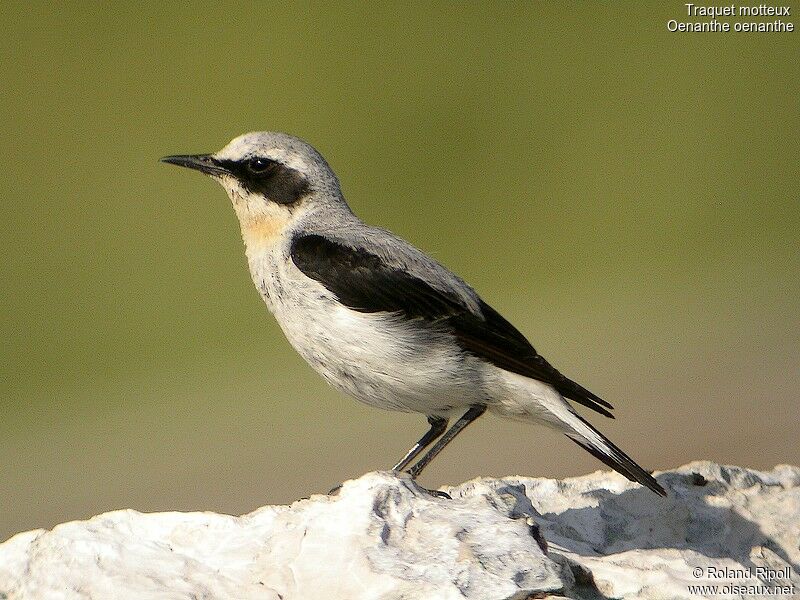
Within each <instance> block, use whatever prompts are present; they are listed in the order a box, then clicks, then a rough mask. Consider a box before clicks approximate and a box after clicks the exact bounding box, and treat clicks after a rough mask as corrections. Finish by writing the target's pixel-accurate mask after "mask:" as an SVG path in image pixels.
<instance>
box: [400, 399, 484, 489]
mask: <svg viewBox="0 0 800 600" xmlns="http://www.w3.org/2000/svg"><path fill="white" fill-rule="evenodd" d="M484 412H486V405H484V404H479V405H478V406H473V407H471V408H470V409H469V410H468V411H467V412H465V413H464V414H463V415H461V418H460V419H458V421H456V422H455V424H454V425H453V426H452V427H451V428H450V429H448V430H447V433H445V434H444V435H443V436H442V437H441V438H439V441H438V442H436V443H435V444H434V445H433V448H431V449H430V450H428V453H427V454H426V455H425V456H423V457H422V458H420V459H419V462H418V463H417V464H415V465H414V466H413V467H411V468H410V469H409V470H408V473H409V474H410V475H411V477H412V478H416V476H417V475H419V474H420V473H422V469H424V468H425V467H427V466H428V463H429V462H431V461H432V460H433V459H434V458H436V455H437V454H439V452H441V451H442V450H444V447H445V446H447V444H449V443H450V442H451V441H453V438H454V437H456V436H457V435H458V434H459V433H460V432H461V430H462V429H464V427H466V426H467V425H469V424H470V423H472V422H473V421H474V420H475V419H477V418H478V417H480V416H481V415H482V414H483V413H484Z"/></svg>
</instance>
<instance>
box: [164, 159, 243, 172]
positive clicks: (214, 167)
mask: <svg viewBox="0 0 800 600" xmlns="http://www.w3.org/2000/svg"><path fill="white" fill-rule="evenodd" d="M161 162H163V163H169V164H171V165H178V166H179V167H186V168H187V169H196V170H197V171H200V172H201V173H205V174H206V175H227V174H229V173H230V171H228V169H226V168H225V167H223V166H222V165H221V164H220V162H219V161H217V160H214V157H212V156H211V155H210V154H178V155H176V156H165V157H164V158H162V159H161Z"/></svg>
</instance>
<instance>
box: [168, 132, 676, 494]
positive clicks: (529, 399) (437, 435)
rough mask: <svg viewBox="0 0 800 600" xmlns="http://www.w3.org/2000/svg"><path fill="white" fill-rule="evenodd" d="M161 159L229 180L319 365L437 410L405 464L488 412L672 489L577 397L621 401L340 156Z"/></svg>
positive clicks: (285, 142)
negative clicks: (380, 200)
mask: <svg viewBox="0 0 800 600" xmlns="http://www.w3.org/2000/svg"><path fill="white" fill-rule="evenodd" d="M161 160H162V161H163V162H166V163H171V164H175V165H179V166H182V167H188V168H190V169H196V170H198V171H200V172H202V173H205V174H207V175H210V176H211V178H212V179H214V180H216V181H217V182H219V183H220V184H222V187H223V188H225V190H226V191H227V193H228V196H229V197H230V199H231V202H232V203H233V208H234V210H235V211H236V215H237V216H238V218H239V223H240V225H241V231H242V238H243V239H244V243H245V247H246V254H247V261H248V264H249V267H250V273H251V275H252V278H253V282H254V283H255V285H256V288H257V289H258V291H259V292H260V293H261V296H262V297H263V298H264V301H265V302H266V304H267V306H268V307H269V310H270V311H271V312H272V313H273V314H274V315H275V318H276V319H277V320H278V323H279V324H280V326H281V329H282V330H283V332H284V334H285V335H286V338H287V339H288V340H289V342H290V343H291V344H292V346H294V348H295V350H297V352H299V353H300V355H301V356H302V357H303V358H304V359H305V360H306V361H307V362H308V364H309V365H311V367H312V368H313V369H314V370H315V371H317V372H318V373H319V374H320V375H322V377H323V378H325V380H326V381H327V382H328V383H330V384H331V385H332V386H333V387H334V388H336V389H337V390H339V391H341V392H343V393H345V394H349V395H351V396H353V397H354V398H356V399H357V400H360V401H361V402H364V403H366V404H369V405H371V406H376V407H378V408H384V409H389V410H397V411H404V412H416V413H421V414H423V415H425V416H426V417H427V419H428V423H429V424H430V429H429V430H428V431H427V433H425V435H423V436H422V438H421V439H420V440H419V441H418V442H417V443H416V444H414V446H413V447H412V448H411V449H410V450H409V451H408V452H407V453H406V455H405V456H404V457H403V458H402V459H401V460H400V461H399V462H398V463H397V464H396V465H395V466H394V470H396V471H401V470H404V469H406V468H407V467H408V466H409V465H411V464H412V462H413V461H414V460H415V459H416V458H417V457H418V456H419V454H420V453H421V452H423V451H424V450H425V449H426V448H428V447H429V446H430V445H431V444H433V446H432V447H431V448H430V450H428V452H427V453H426V454H425V455H423V456H422V458H420V459H419V460H418V461H417V462H416V463H414V464H413V466H411V467H410V469H408V472H409V473H410V474H411V476H412V477H416V476H417V475H419V473H420V472H421V471H422V470H423V469H424V468H425V466H426V465H427V464H428V463H429V462H430V461H431V460H432V459H433V458H434V457H435V456H436V455H437V454H438V453H439V452H440V451H441V450H442V449H443V448H444V447H445V446H446V445H447V444H448V443H449V442H450V441H451V440H452V439H453V438H454V437H455V436H456V435H458V433H459V432H460V431H461V430H463V429H464V428H465V427H466V426H467V425H469V424H470V423H471V422H472V421H474V420H475V419H477V418H478V417H480V416H481V415H482V414H483V413H484V412H485V411H486V410H487V409H488V410H489V411H490V412H492V413H495V414H497V415H500V416H502V417H507V418H511V419H516V420H522V421H529V422H534V423H540V424H544V425H547V426H550V427H552V428H554V429H556V430H558V431H561V432H563V433H564V434H565V435H566V436H567V437H568V438H570V439H571V440H572V441H574V442H576V443H577V444H578V445H580V446H581V447H583V448H585V449H586V450H588V451H589V452H591V453H592V454H593V455H594V456H595V457H597V458H598V459H600V460H601V461H603V462H604V463H605V464H606V465H608V466H610V467H611V468H613V469H615V470H617V471H619V472H620V473H622V474H623V475H624V476H625V477H627V478H628V479H630V480H632V481H636V482H638V483H640V484H642V485H644V486H646V487H648V488H650V489H651V490H653V491H654V492H655V493H657V494H660V495H665V492H664V489H663V488H662V487H661V486H660V485H659V484H658V483H657V482H656V480H655V479H654V478H653V477H652V476H651V475H650V474H649V473H647V472H646V471H645V470H644V469H642V468H641V467H640V466H639V465H637V464H636V463H635V462H634V461H633V460H632V459H631V458H630V457H629V456H628V455H627V454H625V453H624V452H623V451H622V450H620V449H619V448H618V447H617V446H615V445H614V444H613V443H611V442H610V441H609V440H608V439H607V438H606V437H605V436H604V435H603V434H601V433H600V432H599V431H597V429H595V428H594V427H593V426H592V425H590V424H589V422H588V421H586V420H585V419H584V418H583V417H581V416H580V415H578V414H577V413H576V412H575V410H574V409H573V408H572V406H570V404H569V403H568V402H567V401H566V399H570V400H573V401H575V402H578V403H580V404H583V405H584V406H587V407H589V408H591V409H593V410H595V411H597V412H599V413H601V414H603V415H605V416H607V417H611V416H612V415H611V413H610V412H609V409H611V408H612V406H611V405H610V404H609V403H608V402H606V401H605V400H602V399H601V398H599V397H598V396H596V395H595V394H593V393H592V392H590V391H589V390H587V389H585V388H583V387H581V386H580V385H578V384H577V383H575V382H574V381H571V380H569V379H567V378H566V377H565V376H564V375H562V374H561V373H559V372H558V371H557V370H556V369H555V368H554V367H553V366H551V365H550V363H548V362H547V361H546V360H545V359H544V358H542V357H541V356H540V355H539V354H538V353H537V352H536V350H535V349H534V347H533V346H532V345H531V344H530V343H529V342H528V340H527V339H526V338H525V336H524V335H522V334H521V333H520V332H519V331H518V330H517V329H516V328H514V326H513V325H511V323H509V322H508V321H506V320H505V319H504V318H503V317H502V316H500V314H498V313H497V312H496V311H495V310H494V309H493V308H492V307H490V306H489V305H488V304H486V303H485V302H484V301H483V300H481V298H480V297H479V296H478V294H477V293H475V291H474V290H473V289H472V288H471V287H470V286H469V285H468V284H466V283H465V282H464V281H462V280H461V279H460V278H459V277H458V276H456V275H454V274H453V273H451V272H450V271H449V270H448V269H446V268H445V267H443V266H442V265H440V264H439V263H438V262H436V261H435V260H434V259H432V258H431V257H429V256H428V255H426V254H425V253H423V252H422V251H420V250H418V249H417V248H415V247H414V246H412V245H411V244H409V243H408V242H406V241H405V240H402V239H400V238H399V237H397V236H396V235H394V234H392V233H390V232H389V231H386V230H384V229H380V228H378V227H373V226H371V225H367V224H366V223H364V222H363V221H361V219H359V218H358V217H357V216H356V215H355V214H353V212H352V211H351V210H350V207H349V206H348V205H347V202H345V199H344V197H343V195H342V191H341V189H340V187H339V180H338V179H337V177H336V175H335V174H334V172H333V170H332V169H331V168H330V166H328V163H327V162H326V161H325V159H324V158H323V157H322V156H321V155H320V154H319V153H318V152H317V151H316V150H315V149H314V148H313V147H311V146H310V145H309V144H307V143H306V142H304V141H303V140H300V139H298V138H296V137H293V136H290V135H287V134H284V133H271V132H256V133H247V134H245V135H242V136H240V137H237V138H236V139H234V140H233V141H231V142H230V143H229V144H228V145H227V146H225V147H224V148H223V149H222V150H220V151H219V152H217V153H216V154H197V155H181V156H167V157H165V158H163V159H161ZM456 417H457V419H456V421H455V423H454V424H453V426H452V427H450V429H447V426H448V423H449V420H450V419H451V418H456ZM434 442H435V443H434Z"/></svg>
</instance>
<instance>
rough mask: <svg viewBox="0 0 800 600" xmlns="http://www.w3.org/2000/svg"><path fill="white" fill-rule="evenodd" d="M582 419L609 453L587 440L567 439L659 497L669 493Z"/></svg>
mask: <svg viewBox="0 0 800 600" xmlns="http://www.w3.org/2000/svg"><path fill="white" fill-rule="evenodd" d="M578 418H580V420H581V421H583V422H584V423H585V424H586V425H587V426H589V427H590V428H591V429H592V430H593V431H594V432H595V433H596V434H597V435H599V436H600V438H601V439H602V440H603V442H604V443H605V445H606V446H608V451H604V450H605V449H600V448H596V447H594V446H591V445H590V444H589V443H588V442H587V441H586V440H583V439H579V438H577V437H573V436H572V435H570V434H567V437H568V438H569V439H571V440H572V441H573V442H575V443H576V444H578V445H579V446H580V447H581V448H583V449H584V450H586V451H587V452H589V453H590V454H591V455H592V456H594V457H595V458H596V459H598V460H600V461H602V462H603V463H604V464H606V465H607V466H609V467H611V468H612V469H614V470H615V471H616V472H617V473H621V474H622V475H624V476H625V477H627V478H628V479H630V480H631V481H635V482H636V483H639V484H641V485H643V486H645V487H646V488H648V489H649V490H652V491H653V492H655V493H656V494H658V495H659V496H666V495H667V492H666V490H664V488H663V487H661V485H660V484H659V483H658V482H657V481H656V480H655V478H654V477H653V476H652V475H650V473H648V472H647V471H645V470H644V469H643V468H642V467H640V466H639V465H637V464H636V463H635V462H634V460H633V459H632V458H631V457H630V456H628V455H627V454H625V453H624V452H623V451H622V450H620V449H619V448H618V447H617V446H616V445H614V443H613V442H611V440H609V439H608V438H607V437H606V436H604V435H603V434H602V433H600V432H599V431H597V430H596V429H595V428H594V427H592V426H591V425H590V424H589V423H588V422H587V421H586V420H585V419H583V418H582V417H578Z"/></svg>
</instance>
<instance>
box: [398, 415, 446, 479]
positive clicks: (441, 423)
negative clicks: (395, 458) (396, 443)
mask: <svg viewBox="0 0 800 600" xmlns="http://www.w3.org/2000/svg"><path fill="white" fill-rule="evenodd" d="M428 423H430V424H431V428H430V429H429V430H428V433H426V434H425V435H423V436H422V437H421V438H420V440H419V441H418V442H417V443H416V444H414V445H413V446H412V447H411V450H409V451H408V452H406V455H405V456H404V457H403V458H402V459H400V462H399V463H397V464H396V465H395V466H394V467H393V468H392V471H402V470H403V469H405V468H406V467H407V466H408V464H409V463H410V462H411V461H412V460H414V459H415V458H416V457H417V455H418V454H419V453H420V452H422V451H423V450H425V448H427V447H428V446H430V444H431V442H433V440H435V439H436V438H438V437H439V436H440V435H442V434H443V433H444V430H445V429H447V419H443V418H442V417H433V416H431V417H428Z"/></svg>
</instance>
